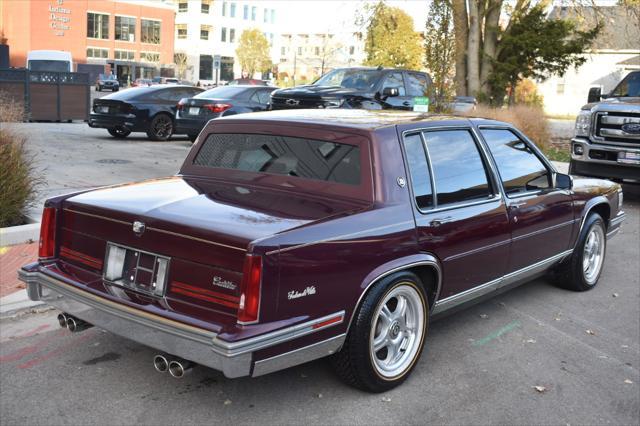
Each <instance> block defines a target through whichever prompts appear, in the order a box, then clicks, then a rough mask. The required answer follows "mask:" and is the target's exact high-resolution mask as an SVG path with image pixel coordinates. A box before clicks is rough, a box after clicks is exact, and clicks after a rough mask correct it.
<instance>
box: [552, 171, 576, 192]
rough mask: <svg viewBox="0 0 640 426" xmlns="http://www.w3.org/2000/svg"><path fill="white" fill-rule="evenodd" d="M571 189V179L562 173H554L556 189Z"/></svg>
mask: <svg viewBox="0 0 640 426" xmlns="http://www.w3.org/2000/svg"><path fill="white" fill-rule="evenodd" d="M572 187H573V179H572V178H571V176H569V175H565V174H564V173H556V188H558V189H567V190H568V189H571V188H572Z"/></svg>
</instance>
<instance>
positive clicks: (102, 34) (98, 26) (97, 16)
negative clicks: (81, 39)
mask: <svg viewBox="0 0 640 426" xmlns="http://www.w3.org/2000/svg"><path fill="white" fill-rule="evenodd" d="M87 37H89V38H102V39H108V38H109V15H103V14H101V13H91V12H88V13H87Z"/></svg>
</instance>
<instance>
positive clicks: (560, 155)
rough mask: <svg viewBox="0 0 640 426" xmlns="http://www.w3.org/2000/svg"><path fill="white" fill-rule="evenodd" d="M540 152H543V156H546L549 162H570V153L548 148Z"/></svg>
mask: <svg viewBox="0 0 640 426" xmlns="http://www.w3.org/2000/svg"><path fill="white" fill-rule="evenodd" d="M542 152H544V155H546V157H547V158H548V159H549V160H551V161H560V162H563V163H568V162H569V161H570V160H571V153H570V152H569V151H567V150H566V149H561V148H558V147H555V146H550V147H548V148H546V149H543V150H542Z"/></svg>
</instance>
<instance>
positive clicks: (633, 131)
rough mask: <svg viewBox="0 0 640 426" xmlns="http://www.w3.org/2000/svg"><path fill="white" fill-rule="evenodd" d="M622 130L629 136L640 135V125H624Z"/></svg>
mask: <svg viewBox="0 0 640 426" xmlns="http://www.w3.org/2000/svg"><path fill="white" fill-rule="evenodd" d="M621 129H622V131H623V132H625V133H627V134H629V135H640V123H626V124H623V125H622V127H621Z"/></svg>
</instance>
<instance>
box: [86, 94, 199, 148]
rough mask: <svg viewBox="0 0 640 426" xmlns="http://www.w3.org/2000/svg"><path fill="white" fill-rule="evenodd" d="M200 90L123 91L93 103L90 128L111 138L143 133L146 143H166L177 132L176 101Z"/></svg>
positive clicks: (95, 100)
mask: <svg viewBox="0 0 640 426" xmlns="http://www.w3.org/2000/svg"><path fill="white" fill-rule="evenodd" d="M202 91H203V90H202V89H201V88H199V87H193V86H178V85H157V86H151V87H135V88H132V89H126V90H122V91H120V92H118V93H113V94H110V95H107V96H105V97H103V98H100V99H94V100H93V108H92V109H91V115H90V116H89V126H90V127H100V128H103V129H107V131H108V132H109V134H110V135H111V136H113V137H114V138H126V137H127V136H129V134H130V133H131V132H146V133H147V136H148V137H149V139H151V140H154V141H165V140H167V139H169V138H170V137H171V135H172V134H174V133H184V132H180V131H176V129H175V125H174V121H175V113H176V108H177V104H178V101H180V99H182V98H190V97H192V96H195V95H197V94H198V93H200V92H202Z"/></svg>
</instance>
